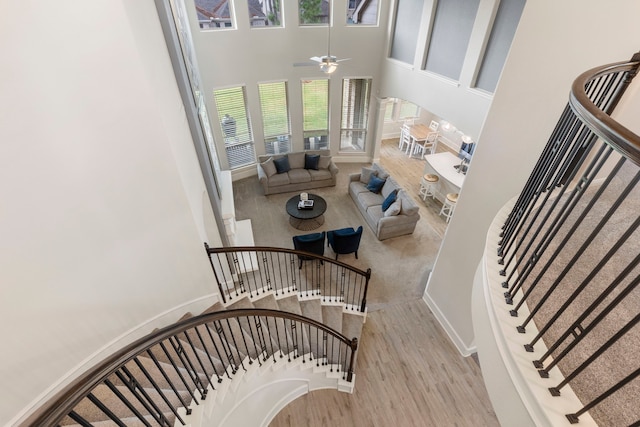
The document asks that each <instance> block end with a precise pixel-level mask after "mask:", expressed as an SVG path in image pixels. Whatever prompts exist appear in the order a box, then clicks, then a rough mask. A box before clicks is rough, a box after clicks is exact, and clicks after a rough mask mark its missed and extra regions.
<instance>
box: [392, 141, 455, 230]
mask: <svg viewBox="0 0 640 427" xmlns="http://www.w3.org/2000/svg"><path fill="white" fill-rule="evenodd" d="M443 151H451V150H449V149H448V147H447V146H445V145H444V144H439V145H438V146H437V149H436V152H438V153H440V152H443ZM425 163H426V161H425V160H424V159H422V158H418V157H409V156H407V155H406V154H404V153H403V152H402V151H400V149H399V148H398V139H385V140H383V141H382V145H381V147H380V164H381V165H382V166H383V167H384V168H385V169H386V170H387V171H388V172H389V173H390V174H391V176H392V177H393V178H394V179H395V180H396V181H398V183H399V184H400V185H402V188H404V189H405V191H407V192H409V194H411V196H412V197H413V198H414V200H415V201H416V203H417V204H418V206H419V207H420V218H421V219H420V221H427V222H429V224H430V225H431V226H432V227H433V228H434V230H436V232H438V234H439V235H440V237H441V238H442V237H444V232H445V230H446V229H447V222H446V221H445V219H444V217H442V216H440V208H442V203H440V202H439V201H437V200H434V199H432V198H430V197H427V200H426V201H423V200H422V199H421V198H420V196H419V195H418V192H419V191H420V178H421V177H422V175H424V166H425Z"/></svg>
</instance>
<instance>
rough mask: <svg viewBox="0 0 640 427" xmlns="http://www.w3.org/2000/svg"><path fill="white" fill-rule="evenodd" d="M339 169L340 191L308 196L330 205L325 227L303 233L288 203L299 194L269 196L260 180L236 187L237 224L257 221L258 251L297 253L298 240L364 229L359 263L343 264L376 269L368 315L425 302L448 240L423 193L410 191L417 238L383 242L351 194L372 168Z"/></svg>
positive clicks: (348, 166) (327, 189)
mask: <svg viewBox="0 0 640 427" xmlns="http://www.w3.org/2000/svg"><path fill="white" fill-rule="evenodd" d="M337 166H338V168H339V169H340V172H339V173H338V179H337V184H336V186H335V187H325V188H319V189H314V190H309V191H308V192H309V193H312V194H318V195H320V196H322V197H323V198H324V199H325V200H326V201H327V211H326V212H325V214H324V218H325V223H324V224H323V225H322V226H320V227H319V228H317V229H315V230H311V231H301V230H297V229H295V228H294V227H292V226H291V225H290V224H289V215H287V212H286V210H285V204H286V202H287V200H289V199H290V198H291V197H293V196H295V195H296V194H298V193H299V192H290V193H282V194H272V195H269V196H264V194H263V191H262V187H261V186H260V183H259V182H258V178H257V176H254V177H251V178H246V179H242V180H239V181H236V182H234V183H233V187H234V202H235V208H236V220H243V219H250V220H251V225H252V228H253V235H254V239H255V244H256V246H274V247H283V248H291V249H292V248H293V242H292V237H293V236H296V235H301V234H307V233H313V232H322V231H328V230H334V229H338V228H343V227H353V228H357V227H358V226H360V225H362V226H363V229H364V231H363V234H362V240H361V242H360V249H359V251H358V259H356V258H355V255H354V254H347V255H340V257H339V258H338V259H339V261H342V262H344V263H347V264H350V265H352V266H354V267H357V268H360V269H362V270H366V269H367V268H371V271H372V275H371V281H370V284H369V293H368V298H367V300H368V301H367V302H368V304H367V306H368V310H369V311H375V310H379V309H381V308H383V307H385V306H388V305H392V304H397V303H401V302H406V301H408V300H414V299H417V298H422V294H423V293H424V287H425V284H426V278H427V276H428V274H429V272H430V271H431V268H432V267H433V263H434V261H435V259H436V255H437V253H438V250H439V248H440V243H441V241H442V238H441V236H440V235H439V234H438V233H437V232H436V230H435V229H434V228H433V227H432V226H431V225H430V224H429V220H428V218H427V217H426V215H422V210H423V209H426V208H425V207H424V206H425V205H424V203H423V202H422V200H421V199H419V198H418V197H417V194H413V193H414V191H413V188H409V189H407V190H408V191H409V193H410V194H411V195H412V197H413V198H414V199H415V201H416V203H417V204H418V206H420V210H421V218H420V220H419V221H418V224H417V226H416V229H415V231H414V233H413V234H410V235H406V236H399V237H394V238H391V239H387V240H384V241H379V240H378V239H377V238H376V236H375V234H374V233H373V231H372V230H371V228H370V227H369V226H368V224H367V223H366V221H365V220H364V218H363V217H362V215H361V214H360V212H359V211H358V208H357V207H356V205H355V204H354V202H353V200H352V199H351V197H350V196H349V194H348V182H349V174H350V173H358V172H360V170H361V168H362V167H363V166H366V165H365V164H360V163H358V164H356V163H339V164H338V165H337ZM394 178H395V177H394ZM398 181H399V182H401V180H398ZM403 185H404V184H403ZM325 256H327V257H330V258H334V257H335V254H334V252H333V251H332V250H331V248H329V247H325Z"/></svg>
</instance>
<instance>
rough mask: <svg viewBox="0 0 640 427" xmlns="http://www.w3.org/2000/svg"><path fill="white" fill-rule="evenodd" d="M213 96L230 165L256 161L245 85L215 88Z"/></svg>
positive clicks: (239, 165) (237, 165) (247, 163)
mask: <svg viewBox="0 0 640 427" xmlns="http://www.w3.org/2000/svg"><path fill="white" fill-rule="evenodd" d="M213 98H214V100H215V103H216V108H217V109H218V120H219V123H220V127H221V128H222V134H223V136H224V143H225V149H226V152H227V160H228V161H229V167H230V168H231V169H235V168H238V167H241V166H245V165H250V164H252V163H255V161H256V154H255V150H254V147H253V135H252V132H251V121H250V118H249V113H248V112H247V107H246V103H245V89H244V86H237V87H232V88H227V89H218V90H214V91H213Z"/></svg>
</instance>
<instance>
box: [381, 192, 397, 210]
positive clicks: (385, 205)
mask: <svg viewBox="0 0 640 427" xmlns="http://www.w3.org/2000/svg"><path fill="white" fill-rule="evenodd" d="M396 197H398V194H397V193H396V192H395V191H392V192H391V193H389V195H388V196H387V198H386V199H384V202H382V212H384V211H386V210H387V209H389V206H391V205H392V204H393V202H395V201H396Z"/></svg>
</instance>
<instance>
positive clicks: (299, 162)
mask: <svg viewBox="0 0 640 427" xmlns="http://www.w3.org/2000/svg"><path fill="white" fill-rule="evenodd" d="M304 155H305V153H304V151H296V152H293V153H289V154H287V158H288V159H289V167H290V168H291V169H302V168H304Z"/></svg>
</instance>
